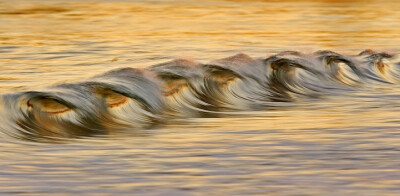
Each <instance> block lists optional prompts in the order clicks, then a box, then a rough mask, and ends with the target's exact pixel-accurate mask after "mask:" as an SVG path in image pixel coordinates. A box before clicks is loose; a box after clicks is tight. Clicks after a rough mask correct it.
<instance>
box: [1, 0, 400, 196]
mask: <svg viewBox="0 0 400 196" xmlns="http://www.w3.org/2000/svg"><path fill="white" fill-rule="evenodd" d="M399 35H400V3H397V2H396V1H386V0H383V1H378V0H376V1H352V2H348V1H344V0H343V1H329V0H326V1H323V0H321V1H251V2H249V1H244V0H243V1H240V0H238V1H145V2H140V1H128V0H125V1H124V0H114V1H105V0H104V1H100V0H99V1H94V0H93V1H89V0H86V1H66V0H65V1H62V0H54V1H50V0H41V1H34V0H29V1H20V0H13V1H6V0H3V1H0V91H1V92H2V93H7V92H17V91H23V90H33V89H36V88H40V87H43V86H48V85H51V84H57V83H63V82H67V81H80V80H84V79H85V78H88V77H91V76H93V75H95V74H99V73H103V72H105V71H108V70H110V69H113V68H118V67H126V66H130V67H147V66H149V65H152V64H156V63H160V62H165V61H168V60H171V59H174V58H181V57H185V58H192V59H195V60H199V61H202V62H207V61H210V60H214V59H217V58H223V57H227V56H230V55H234V54H236V53H238V52H244V53H247V54H249V55H251V56H253V57H267V54H273V53H275V52H281V51H285V50H300V51H303V52H312V51H316V50H321V49H330V50H334V51H336V52H340V53H345V54H357V53H359V52H360V51H362V50H364V49H367V48H373V49H375V50H385V51H392V52H395V53H396V52H399V51H400V47H399V43H400V36H399ZM399 98H400V89H399V86H398V85H386V84H385V85H383V84H381V85H371V86H369V87H368V88H361V89H358V90H355V91H351V92H348V93H347V94H345V95H343V96H335V97H329V96H327V97H322V99H320V100H318V101H312V102H307V101H306V102H304V103H303V102H301V103H294V104H293V106H288V107H282V108H277V109H276V110H273V111H265V112H257V113H252V114H251V115H246V116H243V117H232V118H205V119H204V118H203V119H186V120H181V121H179V122H174V123H171V124H170V125H165V126H160V127H157V128H154V129H151V130H132V131H131V132H128V133H110V135H104V136H101V137H95V138H87V139H78V140H71V141H66V142H64V143H62V144H46V143H44V144H41V143H26V142H24V141H17V140H10V139H3V140H1V142H0V149H1V151H0V194H1V195H14V194H15V195H55V194H60V195H70V194H77V195H120V194H140V195H142V194H145V195H167V194H170V195H192V194H193V195H206V194H210V195H249V194H258V195H350V194H351V195H397V194H400V126H399V125H400V121H399V116H400V112H399V106H400V99H399Z"/></svg>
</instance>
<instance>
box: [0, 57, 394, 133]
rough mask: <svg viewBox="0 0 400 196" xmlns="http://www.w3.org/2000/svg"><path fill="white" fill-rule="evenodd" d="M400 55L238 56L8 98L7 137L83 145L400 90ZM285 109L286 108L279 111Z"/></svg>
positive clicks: (111, 75)
mask: <svg viewBox="0 0 400 196" xmlns="http://www.w3.org/2000/svg"><path fill="white" fill-rule="evenodd" d="M399 66H400V63H399V62H397V61H396V56H395V55H394V54H388V53H378V52H374V51H372V50H365V51H363V52H361V53H360V54H358V55H342V54H338V53H335V52H332V51H317V52H315V53H312V54H303V53H300V52H296V51H286V52H282V53H279V54H276V55H273V56H270V57H268V58H260V59H253V58H251V57H249V56H247V55H245V54H237V55H235V56H231V57H228V58H224V59H219V60H215V61H211V62H209V63H206V64H204V63H199V62H193V61H190V60H186V59H177V60H173V61H169V62H166V63H162V64H157V65H154V66H151V67H148V68H146V69H136V68H122V69H117V70H112V71H109V72H107V73H104V74H102V75H98V76H95V77H93V78H90V79H88V80H86V81H83V82H76V83H68V84H62V85H57V86H51V87H48V88H46V89H43V90H40V91H28V92H19V93H13V94H4V95H2V96H1V97H0V104H1V105H0V131H1V133H3V135H6V136H12V137H16V138H22V139H29V140H42V139H46V138H47V139H50V138H75V137H82V136H91V135H96V134H106V133H108V132H110V131H116V130H124V129H134V128H137V129H142V128H146V127H149V126H153V125H159V124H163V123H164V122H165V121H167V120H168V119H171V118H174V119H182V118H188V117H218V116H224V115H229V114H233V113H235V112H237V111H254V110H268V108H271V107H275V106H276V105H277V103H288V102H292V101H294V100H296V99H299V98H302V97H305V98H307V97H311V98H316V97H319V96H320V95H329V94H334V93H335V92H336V91H339V90H343V89H345V90H346V89H350V90H351V89H354V88H363V87H365V86H366V85H365V84H372V83H387V84H391V83H393V84H394V83H398V81H400V76H399V74H400V72H399ZM278 105H279V104H278Z"/></svg>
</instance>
